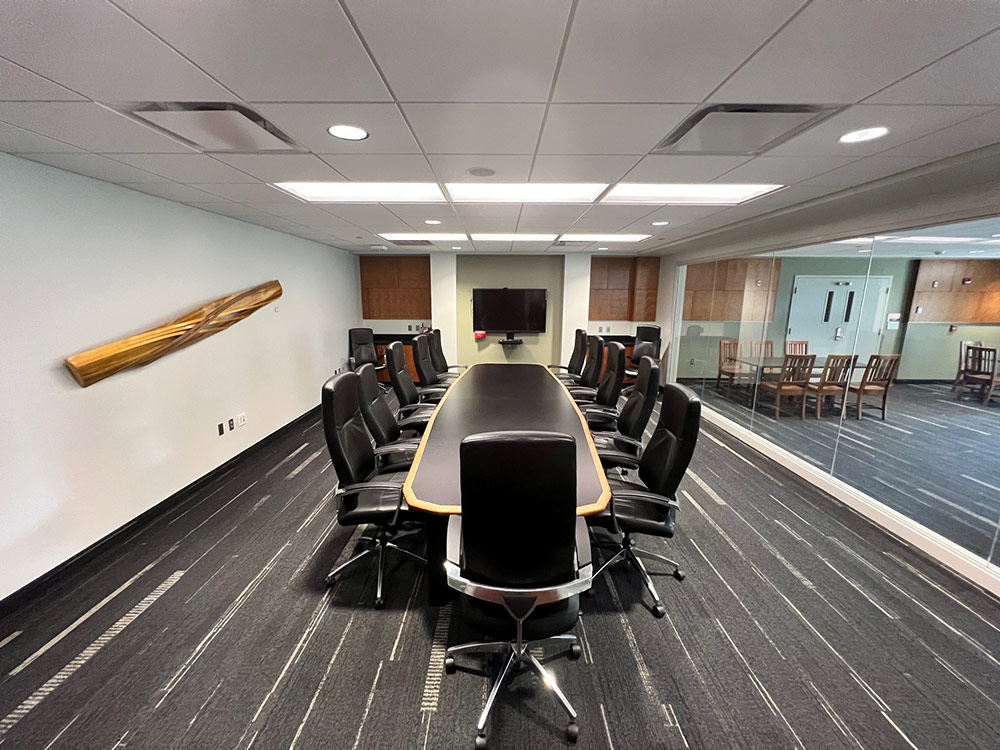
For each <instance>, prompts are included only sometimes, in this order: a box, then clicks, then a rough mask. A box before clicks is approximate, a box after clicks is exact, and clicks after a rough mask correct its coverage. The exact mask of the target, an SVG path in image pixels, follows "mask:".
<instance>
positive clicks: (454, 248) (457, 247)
mask: <svg viewBox="0 0 1000 750" xmlns="http://www.w3.org/2000/svg"><path fill="white" fill-rule="evenodd" d="M451 249H452V250H461V249H462V246H461V245H453V246H452V248H451Z"/></svg>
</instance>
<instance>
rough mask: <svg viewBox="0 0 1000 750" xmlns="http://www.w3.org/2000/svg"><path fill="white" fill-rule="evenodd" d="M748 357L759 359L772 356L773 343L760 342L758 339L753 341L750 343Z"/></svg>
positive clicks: (768, 341) (769, 341)
mask: <svg viewBox="0 0 1000 750" xmlns="http://www.w3.org/2000/svg"><path fill="white" fill-rule="evenodd" d="M750 356H751V357H752V358H753V359H761V358H767V357H773V356H774V342H773V341H771V340H770V339H768V340H767V341H761V340H760V339H753V340H752V341H751V342H750Z"/></svg>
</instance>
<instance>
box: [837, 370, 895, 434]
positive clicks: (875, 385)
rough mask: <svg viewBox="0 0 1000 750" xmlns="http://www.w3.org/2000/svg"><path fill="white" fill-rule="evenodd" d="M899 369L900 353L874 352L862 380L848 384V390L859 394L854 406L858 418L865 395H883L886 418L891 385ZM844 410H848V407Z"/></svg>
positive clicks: (883, 411)
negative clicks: (854, 383) (855, 383)
mask: <svg viewBox="0 0 1000 750" xmlns="http://www.w3.org/2000/svg"><path fill="white" fill-rule="evenodd" d="M898 369H899V355H898V354H873V355H871V356H870V357H869V358H868V364H867V365H865V372H864V375H862V376H861V382H860V383H858V384H857V385H852V386H848V391H849V392H851V393H856V394H857V396H858V398H857V400H856V401H855V404H854V408H855V409H856V410H857V413H858V419H861V411H862V408H863V406H864V398H865V396H881V397H882V419H883V420H884V419H885V413H886V403H887V402H888V400H889V386H891V385H892V381H893V380H895V379H896V370H898ZM844 411H845V412H846V408H845V410H844Z"/></svg>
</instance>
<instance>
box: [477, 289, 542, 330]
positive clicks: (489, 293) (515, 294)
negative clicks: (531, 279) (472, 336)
mask: <svg viewBox="0 0 1000 750" xmlns="http://www.w3.org/2000/svg"><path fill="white" fill-rule="evenodd" d="M472 327H473V328H474V329H475V330H477V331H486V332H487V333H545V290H544V289H507V288H504V289H473V290H472Z"/></svg>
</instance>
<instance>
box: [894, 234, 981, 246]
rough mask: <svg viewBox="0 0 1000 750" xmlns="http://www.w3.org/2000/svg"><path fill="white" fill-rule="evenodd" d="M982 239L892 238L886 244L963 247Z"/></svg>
mask: <svg viewBox="0 0 1000 750" xmlns="http://www.w3.org/2000/svg"><path fill="white" fill-rule="evenodd" d="M982 239H983V238H982V237H922V236H914V237H893V238H892V239H891V240H886V242H899V243H906V244H913V245H952V244H953V245H964V244H966V243H968V242H980V241H981V240H982Z"/></svg>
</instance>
